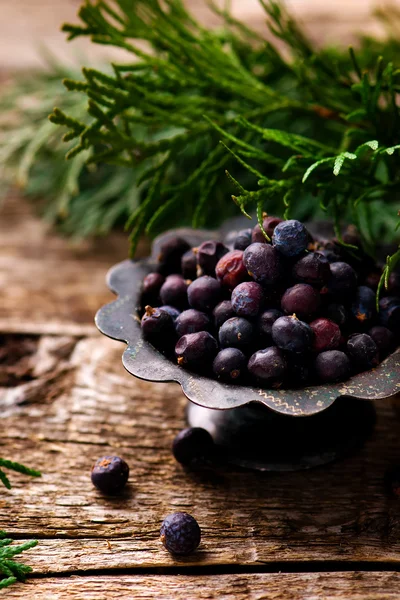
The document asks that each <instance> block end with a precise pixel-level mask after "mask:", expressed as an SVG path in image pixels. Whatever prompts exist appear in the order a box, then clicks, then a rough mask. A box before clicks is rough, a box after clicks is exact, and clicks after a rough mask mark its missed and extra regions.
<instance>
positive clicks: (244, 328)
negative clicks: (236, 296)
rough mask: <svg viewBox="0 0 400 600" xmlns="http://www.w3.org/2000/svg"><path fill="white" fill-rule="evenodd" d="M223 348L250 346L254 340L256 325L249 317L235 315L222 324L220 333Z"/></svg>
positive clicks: (244, 347)
mask: <svg viewBox="0 0 400 600" xmlns="http://www.w3.org/2000/svg"><path fill="white" fill-rule="evenodd" d="M218 338H219V343H220V345H221V348H242V349H246V348H248V347H249V346H250V345H251V344H252V343H253V341H254V326H253V325H252V323H250V321H248V320H247V319H243V318H242V317H233V318H232V319H228V320H227V321H225V323H223V325H222V326H221V328H220V330H219V333H218Z"/></svg>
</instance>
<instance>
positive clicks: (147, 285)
mask: <svg viewBox="0 0 400 600" xmlns="http://www.w3.org/2000/svg"><path fill="white" fill-rule="evenodd" d="M164 281H165V277H164V276H163V275H161V273H149V274H148V275H146V277H145V278H144V279H143V286H142V299H143V302H144V303H146V304H156V303H157V301H158V299H159V297H160V289H161V286H162V284H163V283H164Z"/></svg>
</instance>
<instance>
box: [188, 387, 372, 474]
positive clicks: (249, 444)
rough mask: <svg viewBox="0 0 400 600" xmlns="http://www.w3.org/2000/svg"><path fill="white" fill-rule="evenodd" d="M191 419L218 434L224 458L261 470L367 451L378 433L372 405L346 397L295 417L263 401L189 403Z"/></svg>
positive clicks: (293, 467) (295, 466) (315, 463)
mask: <svg viewBox="0 0 400 600" xmlns="http://www.w3.org/2000/svg"><path fill="white" fill-rule="evenodd" d="M187 421H188V424H189V425H190V426H191V427H203V428H204V429H207V431H209V433H210V434H211V435H212V437H213V439H214V441H215V443H216V444H217V447H218V450H219V452H220V454H221V456H222V460H223V461H224V462H226V463H230V464H233V465H237V466H240V467H243V468H246V469H252V470H257V471H297V470H302V469H309V468H312V467H316V466H319V465H324V464H326V463H329V462H332V461H334V460H336V459H338V458H340V457H342V456H345V455H346V454H349V453H350V452H351V451H353V450H355V449H357V448H359V447H361V446H362V445H363V444H364V442H365V441H366V440H367V438H368V437H369V436H370V434H371V433H372V431H373V428H374V424H375V409H374V407H373V404H372V403H371V402H368V401H366V400H356V399H354V398H349V397H347V398H346V397H344V398H340V399H339V400H337V401H336V402H335V403H334V404H333V405H332V406H330V407H329V408H327V409H326V410H324V411H323V412H321V413H317V414H315V415H312V416H308V417H292V416H286V415H282V414H278V413H275V412H273V411H272V410H270V409H268V408H266V407H265V406H264V405H262V404H260V403H251V404H247V405H246V406H243V407H240V408H234V409H231V410H214V409H209V408H204V407H202V406H198V405H196V404H193V403H192V402H189V403H188V405H187Z"/></svg>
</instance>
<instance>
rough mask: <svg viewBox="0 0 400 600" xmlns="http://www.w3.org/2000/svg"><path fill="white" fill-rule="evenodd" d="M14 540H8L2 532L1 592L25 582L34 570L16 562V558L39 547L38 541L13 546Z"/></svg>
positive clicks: (0, 553)
mask: <svg viewBox="0 0 400 600" xmlns="http://www.w3.org/2000/svg"><path fill="white" fill-rule="evenodd" d="M12 542H13V540H12V539H10V538H8V537H7V535H6V533H5V532H4V531H0V576H1V575H2V576H3V577H2V578H1V577H0V590H2V589H4V588H6V587H9V586H10V585H12V584H13V583H17V582H18V581H25V578H26V576H27V575H28V574H29V573H31V571H32V568H31V567H29V566H27V565H24V564H22V563H19V562H17V561H15V560H14V557H15V556H17V555H18V554H22V552H26V551H27V550H30V549H31V548H34V547H35V546H37V544H38V542H37V540H31V541H30V542H25V543H24V544H19V545H12Z"/></svg>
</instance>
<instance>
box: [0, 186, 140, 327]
mask: <svg viewBox="0 0 400 600" xmlns="http://www.w3.org/2000/svg"><path fill="white" fill-rule="evenodd" d="M0 215H1V216H0V289H1V304H0V333H1V332H8V333H11V332H15V333H40V334H44V333H47V334H57V335H78V336H79V335H92V334H93V333H96V329H95V326H94V324H93V318H94V315H95V313H96V311H97V309H98V308H99V306H101V304H104V303H106V302H109V301H110V300H111V299H112V294H111V293H110V292H109V291H108V290H107V288H106V286H105V283H104V278H105V274H106V272H107V270H108V269H109V268H110V267H111V266H112V265H113V264H115V263H116V262H118V261H120V260H123V259H124V258H126V256H127V253H128V242H127V238H126V236H125V235H123V234H112V235H111V236H109V237H108V238H107V243H106V242H105V241H104V240H103V239H99V240H96V241H88V242H84V243H82V242H81V243H73V242H71V241H68V240H65V239H63V238H62V237H60V236H59V235H57V234H56V233H55V232H54V231H53V232H52V231H50V229H49V227H48V226H47V225H46V224H45V223H44V222H43V221H42V220H40V219H39V218H38V217H35V216H34V215H33V211H32V208H31V207H29V206H28V205H27V204H26V202H24V201H22V200H20V199H18V198H8V199H7V200H6V201H5V203H4V205H2V207H1V213H0Z"/></svg>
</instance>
